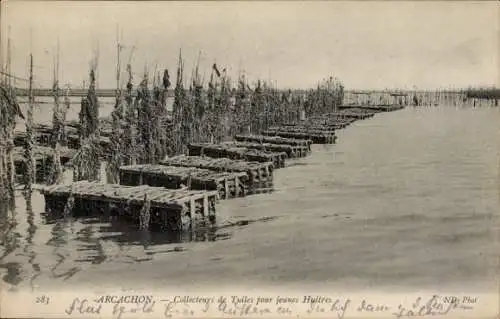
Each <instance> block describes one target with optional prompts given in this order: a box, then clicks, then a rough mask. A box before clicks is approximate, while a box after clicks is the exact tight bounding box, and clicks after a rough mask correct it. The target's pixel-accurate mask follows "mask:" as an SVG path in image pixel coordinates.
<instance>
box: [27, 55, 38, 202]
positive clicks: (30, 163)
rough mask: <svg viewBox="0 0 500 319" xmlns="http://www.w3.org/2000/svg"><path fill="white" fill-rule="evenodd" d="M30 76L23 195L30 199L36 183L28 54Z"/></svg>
mask: <svg viewBox="0 0 500 319" xmlns="http://www.w3.org/2000/svg"><path fill="white" fill-rule="evenodd" d="M29 72H30V76H29V86H28V112H27V117H26V146H25V157H26V181H25V183H26V184H25V192H26V193H25V195H26V198H27V199H29V198H31V192H32V184H33V183H34V182H36V171H35V167H36V166H35V162H34V160H33V142H34V141H33V104H34V98H33V54H32V53H30V70H29Z"/></svg>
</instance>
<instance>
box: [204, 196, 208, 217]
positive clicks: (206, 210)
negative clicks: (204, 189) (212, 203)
mask: <svg viewBox="0 0 500 319" xmlns="http://www.w3.org/2000/svg"><path fill="white" fill-rule="evenodd" d="M203 218H208V196H207V194H206V193H205V194H203Z"/></svg>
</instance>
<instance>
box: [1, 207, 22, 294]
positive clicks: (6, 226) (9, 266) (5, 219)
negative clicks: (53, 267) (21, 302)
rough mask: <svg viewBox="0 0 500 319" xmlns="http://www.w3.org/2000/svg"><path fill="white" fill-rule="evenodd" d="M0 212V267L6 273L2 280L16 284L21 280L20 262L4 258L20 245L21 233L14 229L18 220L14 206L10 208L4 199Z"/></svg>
mask: <svg viewBox="0 0 500 319" xmlns="http://www.w3.org/2000/svg"><path fill="white" fill-rule="evenodd" d="M14 206H15V205H14ZM0 213H1V221H0V223H1V226H0V227H1V230H2V238H1V242H0V246H2V247H3V248H4V249H3V253H2V255H1V256H0V268H3V269H6V270H7V274H6V275H5V276H4V277H3V280H4V281H5V282H7V283H9V284H11V285H17V284H19V283H20V282H21V280H22V279H21V277H20V269H21V264H20V263H17V262H5V258H6V257H7V256H9V255H10V254H12V253H13V252H15V251H16V249H19V247H20V241H19V238H20V237H21V234H19V233H18V232H17V231H16V228H17V224H18V222H17V220H16V217H17V216H16V211H15V207H14V208H12V203H9V202H8V201H7V202H6V201H4V202H2V203H0Z"/></svg>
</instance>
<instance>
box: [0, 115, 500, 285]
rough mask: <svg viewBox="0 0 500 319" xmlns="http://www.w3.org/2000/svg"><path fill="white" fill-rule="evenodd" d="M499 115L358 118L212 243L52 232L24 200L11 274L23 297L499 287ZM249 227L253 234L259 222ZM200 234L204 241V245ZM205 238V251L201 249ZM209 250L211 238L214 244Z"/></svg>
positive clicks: (280, 175) (93, 225) (38, 207)
mask: <svg viewBox="0 0 500 319" xmlns="http://www.w3.org/2000/svg"><path fill="white" fill-rule="evenodd" d="M499 123H500V109H499V108H476V109H472V108H455V107H432V108H427V107H425V108H407V109H405V110H402V111H397V112H392V113H385V114H378V115H375V117H373V118H371V119H367V120H363V121H358V122H356V123H354V124H353V125H351V126H349V127H348V128H346V129H344V130H342V131H340V132H339V138H338V140H337V144H335V145H313V152H312V155H311V156H309V157H307V158H304V159H299V160H294V161H292V162H290V166H289V167H287V168H285V169H281V170H277V171H276V172H275V189H276V190H275V192H274V193H271V194H262V195H255V196H249V197H246V198H241V199H234V200H228V201H221V202H220V204H219V205H218V223H220V224H223V225H228V224H233V225H234V224H235V223H236V222H238V221H242V220H245V221H248V224H247V225H243V226H237V225H236V226H230V227H223V228H220V229H218V230H217V231H216V232H215V233H211V234H195V235H192V236H184V237H182V238H179V237H176V236H167V235H165V234H161V233H139V232H137V231H134V230H133V229H131V228H130V227H128V226H126V225H119V224H113V225H112V224H109V223H103V222H99V221H95V220H78V221H61V222H58V223H55V224H45V223H44V221H43V218H42V217H41V215H40V213H41V212H43V198H42V197H41V196H40V195H39V194H37V193H36V192H35V194H34V195H33V199H32V202H33V209H32V210H31V211H30V210H27V209H26V203H25V201H24V199H23V198H22V196H21V195H20V194H19V197H18V198H17V200H16V205H17V209H16V214H15V216H14V220H15V221H16V222H17V224H16V225H15V226H14V227H13V228H11V229H10V230H6V229H5V227H4V228H2V230H3V234H2V239H3V240H2V246H0V249H1V251H0V271H1V272H2V273H1V275H2V277H3V281H4V282H5V283H7V284H8V285H11V286H12V287H17V288H24V287H27V288H30V289H36V288H40V289H48V288H56V287H65V286H66V287H68V286H69V287H75V286H77V287H83V286H85V285H90V286H97V285H99V286H101V287H104V286H115V287H116V286H118V285H119V286H123V287H127V288H137V289H140V288H143V289H152V288H155V287H159V288H161V287H168V286H171V285H175V286H176V287H180V286H181V285H183V286H189V287H195V286H197V287H203V286H206V285H212V284H214V283H217V284H218V285H246V286H248V287H251V286H253V285H256V286H258V285H260V284H271V285H272V284H276V285H278V284H279V285H295V284H296V285H307V284H316V283H318V284H319V283H325V282H326V283H330V284H332V285H335V286H336V287H338V288H342V287H349V288H351V289H356V288H374V287H375V288H377V289H385V288H387V289H398V288H399V289H408V288H409V287H412V289H416V288H422V289H425V288H433V287H437V286H440V287H443V286H445V287H454V286H462V287H463V286H464V285H466V286H467V287H475V288H476V289H477V290H481V291H490V289H495V291H496V290H497V287H496V283H497V282H498V281H497V279H496V278H497V269H498V251H500V250H499V248H500V247H499V245H498V240H497V235H496V234H497V232H498V221H499V218H498V213H499V211H500V210H499V207H500V205H499V194H500V192H499V163H500V143H499V141H500V125H499ZM245 224H246V223H245ZM193 237H196V238H193ZM193 240H194V241H193ZM200 240H202V241H200Z"/></svg>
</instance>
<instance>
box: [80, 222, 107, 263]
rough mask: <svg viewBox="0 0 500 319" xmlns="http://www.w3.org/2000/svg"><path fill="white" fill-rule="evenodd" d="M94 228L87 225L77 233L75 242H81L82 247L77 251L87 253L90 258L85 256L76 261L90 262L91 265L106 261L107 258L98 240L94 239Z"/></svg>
mask: <svg viewBox="0 0 500 319" xmlns="http://www.w3.org/2000/svg"><path fill="white" fill-rule="evenodd" d="M94 233H95V230H94V227H93V226H92V225H88V226H86V227H84V228H83V229H81V230H80V231H78V233H77V235H78V237H77V240H79V241H81V242H83V245H82V246H83V247H82V248H79V249H78V251H83V252H88V253H89V254H90V256H85V257H84V258H79V259H78V260H77V261H80V262H90V263H92V264H100V263H102V262H103V261H104V260H106V258H107V256H106V254H105V252H104V248H103V247H102V244H101V241H100V240H99V238H95V237H94Z"/></svg>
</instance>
